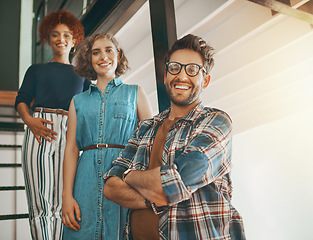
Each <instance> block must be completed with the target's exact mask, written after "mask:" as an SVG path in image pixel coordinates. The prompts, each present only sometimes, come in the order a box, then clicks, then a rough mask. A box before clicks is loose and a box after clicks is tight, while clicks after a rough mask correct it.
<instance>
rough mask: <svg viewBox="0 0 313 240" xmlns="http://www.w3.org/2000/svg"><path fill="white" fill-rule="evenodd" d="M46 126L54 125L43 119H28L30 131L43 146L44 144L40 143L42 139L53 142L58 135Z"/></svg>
mask: <svg viewBox="0 0 313 240" xmlns="http://www.w3.org/2000/svg"><path fill="white" fill-rule="evenodd" d="M44 123H45V124H51V125H52V124H53V122H51V121H48V120H46V119H43V118H34V117H31V116H30V117H29V118H28V119H27V122H25V124H26V125H27V126H28V127H29V129H30V130H31V131H32V133H33V134H34V136H35V138H36V139H37V141H38V142H39V144H40V145H42V142H41V141H40V137H42V138H44V139H46V140H47V141H49V142H51V141H52V140H55V139H56V138H55V137H54V136H55V135H57V133H56V132H55V131H53V130H51V129H49V128H47V127H46V126H45V125H44Z"/></svg>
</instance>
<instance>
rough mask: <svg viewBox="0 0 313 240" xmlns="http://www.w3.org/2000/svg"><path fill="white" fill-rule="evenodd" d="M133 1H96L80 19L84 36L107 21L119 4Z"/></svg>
mask: <svg viewBox="0 0 313 240" xmlns="http://www.w3.org/2000/svg"><path fill="white" fill-rule="evenodd" d="M133 1H135V0H97V1H95V2H94V3H93V4H92V5H91V6H90V7H89V9H88V10H87V12H86V14H85V15H84V16H83V17H82V18H81V22H82V24H83V25H84V28H85V35H86V36H88V35H91V34H92V33H93V32H95V31H96V30H97V28H98V27H99V26H100V25H101V23H103V21H104V20H105V19H107V18H108V17H109V16H110V14H111V13H112V12H113V10H115V9H116V8H117V7H118V5H119V4H120V3H121V2H133Z"/></svg>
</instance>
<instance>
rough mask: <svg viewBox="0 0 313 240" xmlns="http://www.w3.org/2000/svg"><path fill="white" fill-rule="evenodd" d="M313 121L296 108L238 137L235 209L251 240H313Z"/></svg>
mask: <svg viewBox="0 0 313 240" xmlns="http://www.w3.org/2000/svg"><path fill="white" fill-rule="evenodd" d="M312 101H313V97H312ZM312 119H313V108H311V109H307V110H306V111H297V110H296V109H295V111H294V112H293V114H291V115H289V116H286V117H284V118H281V119H278V120H276V121H272V122H270V123H267V124H264V125H261V126H258V127H255V128H253V129H250V130H248V131H244V132H242V133H239V134H236V135H235V136H234V137H233V174H232V178H233V182H234V196H233V204H234V206H235V207H236V208H237V209H238V210H239V211H240V213H241V214H242V216H243V218H244V224H245V229H246V233H247V239H251V240H264V239H266V240H310V239H312V229H311V227H312V216H313V207H312V203H313V191H312V183H313V174H312V169H313V153H312V147H313V140H312V136H313V124H312Z"/></svg>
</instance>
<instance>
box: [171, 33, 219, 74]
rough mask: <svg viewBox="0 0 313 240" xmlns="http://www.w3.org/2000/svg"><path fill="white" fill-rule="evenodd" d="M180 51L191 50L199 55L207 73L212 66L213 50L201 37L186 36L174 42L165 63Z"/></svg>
mask: <svg viewBox="0 0 313 240" xmlns="http://www.w3.org/2000/svg"><path fill="white" fill-rule="evenodd" d="M182 49H191V50H193V51H195V52H198V53H200V55H201V56H202V60H203V67H204V68H205V70H206V71H207V73H209V72H210V71H211V69H212V68H213V66H214V59H213V55H214V54H215V52H214V48H213V47H211V46H210V45H209V44H208V43H207V42H206V41H204V40H203V39H202V38H201V37H198V36H195V35H192V34H188V35H186V36H184V37H183V38H181V39H178V40H176V42H174V44H173V46H172V48H171V49H170V50H169V51H168V52H167V54H166V56H165V63H167V62H168V61H169V60H170V58H171V55H172V54H173V53H174V52H175V51H177V50H182Z"/></svg>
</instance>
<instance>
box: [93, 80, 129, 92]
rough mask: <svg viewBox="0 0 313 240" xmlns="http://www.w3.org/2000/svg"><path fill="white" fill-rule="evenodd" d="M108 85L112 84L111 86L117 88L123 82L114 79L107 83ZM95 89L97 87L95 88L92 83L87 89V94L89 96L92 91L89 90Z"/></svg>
mask: <svg viewBox="0 0 313 240" xmlns="http://www.w3.org/2000/svg"><path fill="white" fill-rule="evenodd" d="M109 84H113V85H115V86H116V87H117V86H119V85H121V84H123V82H122V79H120V78H114V79H112V80H110V81H109ZM96 88H97V87H96V85H95V84H93V83H92V84H90V86H89V89H88V94H89V95H90V94H91V91H92V90H91V89H96Z"/></svg>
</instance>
